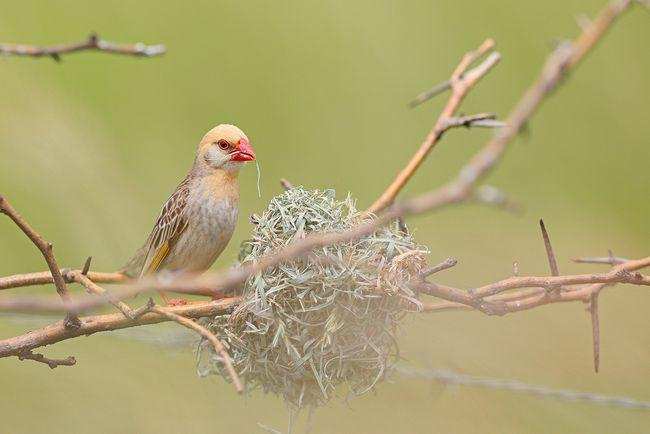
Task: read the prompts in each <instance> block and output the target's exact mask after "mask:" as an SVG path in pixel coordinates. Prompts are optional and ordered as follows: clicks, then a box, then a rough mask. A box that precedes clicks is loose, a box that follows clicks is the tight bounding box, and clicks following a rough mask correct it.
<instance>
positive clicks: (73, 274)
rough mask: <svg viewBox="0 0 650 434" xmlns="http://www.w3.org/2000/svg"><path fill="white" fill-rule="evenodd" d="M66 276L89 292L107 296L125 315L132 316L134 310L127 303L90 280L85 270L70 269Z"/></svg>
mask: <svg viewBox="0 0 650 434" xmlns="http://www.w3.org/2000/svg"><path fill="white" fill-rule="evenodd" d="M66 277H67V278H68V279H70V280H71V281H73V282H77V283H79V284H80V285H83V286H84V287H85V288H86V289H87V290H88V292H90V293H92V294H95V295H102V296H105V297H106V298H107V299H108V300H109V303H110V304H112V305H113V306H115V308H117V310H119V311H120V312H122V314H123V315H124V316H126V317H127V318H132V315H133V312H132V311H131V308H130V307H129V306H128V305H127V304H126V303H124V302H122V301H119V300H116V299H115V298H114V297H112V296H111V295H110V294H109V293H108V291H106V289H104V288H102V287H101V286H99V285H98V284H96V283H95V282H93V281H92V280H90V278H89V277H88V276H86V275H85V274H84V272H83V270H82V271H69V272H67V273H66Z"/></svg>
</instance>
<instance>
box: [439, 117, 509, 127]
mask: <svg viewBox="0 0 650 434" xmlns="http://www.w3.org/2000/svg"><path fill="white" fill-rule="evenodd" d="M445 126H446V129H449V128H455V127H465V128H470V127H483V128H501V127H505V126H506V124H505V122H501V121H497V120H496V115H494V114H493V113H479V114H475V115H468V116H459V117H452V118H448V119H447V121H446V123H445Z"/></svg>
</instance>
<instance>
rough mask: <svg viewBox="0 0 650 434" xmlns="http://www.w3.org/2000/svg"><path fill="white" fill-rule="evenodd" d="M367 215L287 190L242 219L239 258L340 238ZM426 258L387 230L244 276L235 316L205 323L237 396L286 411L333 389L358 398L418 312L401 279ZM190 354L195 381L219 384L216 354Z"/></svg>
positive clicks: (325, 194)
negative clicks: (220, 347) (244, 233)
mask: <svg viewBox="0 0 650 434" xmlns="http://www.w3.org/2000/svg"><path fill="white" fill-rule="evenodd" d="M369 218H373V217H372V216H368V215H367V214H366V215H363V214H362V213H360V212H358V211H357V210H356V208H355V204H354V201H353V200H352V198H350V197H349V196H348V197H347V198H346V199H345V200H342V201H338V200H336V198H335V193H334V191H333V190H325V191H319V190H306V189H303V188H302V187H297V188H292V189H290V190H287V191H285V192H284V193H282V194H280V195H278V196H276V197H274V198H273V199H272V200H271V202H270V203H269V205H268V208H267V209H266V210H265V211H264V213H263V214H262V215H261V216H253V217H252V223H253V232H252V237H251V239H250V240H247V241H245V242H244V243H243V244H242V250H241V254H240V260H241V262H242V263H247V262H250V261H256V260H257V259H259V258H260V257H262V256H263V255H266V254H268V253H271V252H273V251H275V250H276V249H278V248H281V247H283V246H286V245H287V244H289V243H291V242H293V241H295V240H297V239H300V238H303V237H304V236H306V235H307V234H310V233H326V232H332V231H336V232H339V231H345V230H346V229H349V228H351V227H353V226H355V225H358V224H359V223H361V222H363V221H364V220H365V219H369ZM427 253H428V251H427V249H425V248H423V247H422V246H420V245H418V244H417V243H416V242H415V241H414V240H413V238H412V237H411V235H409V234H408V233H406V231H403V229H400V228H399V226H398V224H397V223H395V224H393V225H390V226H387V227H384V228H381V229H379V230H377V231H376V232H375V233H373V234H372V235H369V236H366V237H364V238H361V239H359V240H354V241H349V242H346V243H342V244H337V245H332V246H327V247H323V248H319V249H316V250H315V251H314V252H313V253H312V254H311V255H309V256H306V257H301V258H297V259H293V260H289V261H285V262H283V263H282V264H280V265H277V266H275V267H271V268H268V269H267V270H265V271H264V272H262V273H259V274H257V275H255V276H252V277H251V278H250V279H248V281H247V282H246V283H245V285H244V287H243V292H242V302H241V304H240V305H239V306H238V307H237V308H236V309H235V311H234V312H233V313H232V314H230V315H221V316H217V317H215V318H213V319H211V320H210V321H209V322H208V323H207V325H208V326H209V328H210V329H211V330H212V331H213V332H214V333H215V334H216V335H217V336H218V337H219V339H221V341H222V342H223V343H224V345H226V347H227V348H228V351H229V353H230V355H231V357H232V359H233V363H234V366H235V369H236V370H237V371H238V373H239V374H240V376H241V378H242V379H243V380H244V382H245V384H246V388H247V390H254V389H258V388H261V389H262V390H264V391H265V392H270V393H274V394H276V395H280V396H281V397H283V398H284V400H285V401H286V402H287V403H288V404H289V405H290V407H293V408H303V407H306V406H309V407H316V406H319V405H323V404H324V403H326V402H327V401H328V400H329V399H331V398H332V397H333V396H335V395H336V393H337V389H338V386H339V385H343V384H345V385H347V390H348V393H351V394H354V395H360V394H363V393H366V392H368V391H370V390H372V389H374V388H375V386H376V385H377V384H378V383H379V382H380V381H381V380H383V379H384V378H385V377H386V374H387V372H388V371H389V370H390V368H391V367H392V365H393V364H394V362H395V361H396V360H397V358H398V355H399V349H398V345H397V340H396V338H395V334H396V331H397V329H398V326H399V324H400V322H401V320H402V319H403V318H404V316H405V315H406V313H408V312H409V311H415V310H418V309H419V307H420V303H419V301H418V294H416V293H414V291H413V290H412V289H410V288H409V281H411V280H412V279H413V278H415V277H416V275H417V274H418V273H419V272H420V271H421V269H422V268H423V267H424V266H425V256H426V254H427ZM199 348H200V351H199V365H198V368H199V369H198V370H199V374H200V375H209V374H218V375H221V376H222V377H224V378H225V379H226V380H228V375H227V373H226V372H225V371H224V369H223V364H222V363H221V360H220V357H219V355H218V354H216V353H215V352H214V351H213V350H211V347H210V346H205V345H200V346H199Z"/></svg>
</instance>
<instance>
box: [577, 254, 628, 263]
mask: <svg viewBox="0 0 650 434" xmlns="http://www.w3.org/2000/svg"><path fill="white" fill-rule="evenodd" d="M572 261H573V262H576V263H578V264H608V265H618V264H623V263H625V262H628V261H629V259H626V258H618V257H615V256H607V257H604V258H601V257H588V258H573V259H572Z"/></svg>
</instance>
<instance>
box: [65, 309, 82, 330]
mask: <svg viewBox="0 0 650 434" xmlns="http://www.w3.org/2000/svg"><path fill="white" fill-rule="evenodd" d="M63 327H64V328H66V329H78V328H79V327H81V320H80V319H79V318H77V317H76V316H74V315H71V314H69V313H68V314H67V315H66V316H65V319H64V320H63Z"/></svg>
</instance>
